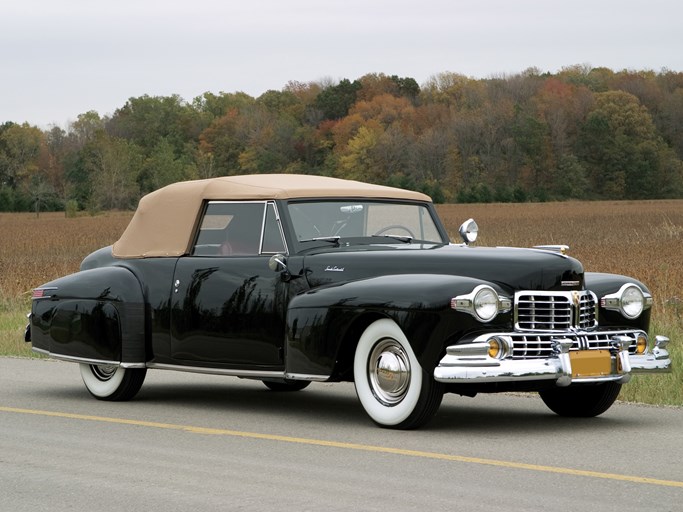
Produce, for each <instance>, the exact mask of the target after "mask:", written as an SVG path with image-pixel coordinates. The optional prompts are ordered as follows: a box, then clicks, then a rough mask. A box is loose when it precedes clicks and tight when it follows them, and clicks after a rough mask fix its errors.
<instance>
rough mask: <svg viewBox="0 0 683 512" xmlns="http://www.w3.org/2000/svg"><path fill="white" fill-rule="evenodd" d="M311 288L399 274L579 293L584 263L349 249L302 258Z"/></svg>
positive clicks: (448, 251) (524, 255) (522, 254)
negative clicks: (472, 279) (451, 277)
mask: <svg viewBox="0 0 683 512" xmlns="http://www.w3.org/2000/svg"><path fill="white" fill-rule="evenodd" d="M303 263H304V269H305V273H306V275H307V279H308V282H309V285H310V286H311V287H318V286H324V285H326V284H333V283H339V282H344V281H354V280H359V279H366V278H370V277H378V276H385V275H400V274H442V275H450V276H464V277H469V278H475V279H480V280H482V281H487V282H489V283H492V284H495V285H497V286H498V287H499V288H501V289H502V290H504V291H507V292H514V291H517V290H578V289H582V288H583V284H584V281H583V280H584V273H583V272H584V271H583V267H582V265H581V263H580V262H579V261H578V260H575V259H574V258H570V257H568V256H565V255H562V254H559V253H555V252H551V251H546V250H539V249H520V248H508V247H468V246H455V245H449V246H421V245H418V244H411V245H401V246H386V245H382V246H361V247H358V246H351V247H339V248H331V249H326V250H321V251H319V252H316V253H314V254H308V255H306V256H305V258H304V262H303Z"/></svg>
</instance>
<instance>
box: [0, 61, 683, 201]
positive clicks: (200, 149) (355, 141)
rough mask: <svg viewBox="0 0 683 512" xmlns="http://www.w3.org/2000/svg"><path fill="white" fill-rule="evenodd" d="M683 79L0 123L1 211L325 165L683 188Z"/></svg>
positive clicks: (470, 82) (372, 174)
mask: <svg viewBox="0 0 683 512" xmlns="http://www.w3.org/2000/svg"><path fill="white" fill-rule="evenodd" d="M682 158H683V73H679V72H672V71H668V70H662V71H661V72H654V71H629V70H624V71H619V72H614V71H612V70H610V69H606V68H591V67H588V66H572V67H568V68H564V69H562V70H561V71H560V72H558V73H555V74H550V73H541V72H540V71H538V70H537V69H533V68H532V69H528V70H526V71H524V72H522V73H519V74H514V75H506V76H499V77H492V78H486V79H474V78H468V77H466V76H463V75H460V74H457V73H441V74H438V75H435V76H433V77H432V78H431V79H429V80H428V81H427V82H426V83H425V84H422V85H421V86H420V85H418V83H417V82H416V81H415V80H414V79H412V78H409V77H398V76H395V75H394V76H387V75H384V74H368V75H365V76H363V77H361V78H358V79H355V80H353V81H351V80H349V79H343V80H340V81H338V82H332V81H327V82H311V83H299V82H290V83H288V84H287V85H286V86H285V87H284V88H283V89H282V90H279V91H276V90H269V91H267V92H265V93H264V94H262V95H261V96H259V97H257V98H254V97H251V96H249V95H248V94H245V93H242V92H235V93H223V92H221V93H219V94H214V93H211V92H206V93H204V94H203V95H201V96H199V97H197V98H194V99H193V100H192V101H189V102H188V101H186V100H184V99H183V98H181V97H179V96H177V95H173V96H147V95H145V96H141V97H137V98H130V99H129V100H128V101H127V102H126V104H125V105H123V106H122V107H121V108H119V109H117V110H116V111H115V112H114V113H113V114H112V115H110V116H101V115H100V114H98V113H97V112H94V111H90V112H85V113H82V114H80V115H78V116H77V119H76V121H73V122H71V123H69V125H68V126H67V128H66V129H63V128H61V127H58V126H52V127H50V128H49V129H47V130H41V129H40V128H38V127H35V126H31V125H29V124H27V123H24V124H18V123H14V122H11V121H7V122H5V123H4V124H2V125H0V211H25V210H32V209H34V208H39V209H42V210H45V209H52V210H57V209H63V208H66V209H67V210H69V211H75V210H79V209H88V210H92V211H98V210H107V209H130V208H134V207H135V205H136V204H137V201H138V200H139V198H140V197H141V196H142V195H143V194H145V193H148V192H150V191H152V190H155V189H157V188H159V187H162V186H164V185H166V184H169V183H172V182H175V181H180V180H187V179H199V178H209V177H213V176H224V175H235V174H253V173H303V174H323V175H329V176H337V177H341V178H349V179H357V180H362V181H368V182H372V183H379V184H387V185H392V186H399V187H405V188H411V189H416V190H421V191H423V192H426V193H428V194H429V195H431V196H432V197H433V199H434V200H435V201H437V202H492V201H497V202H522V201H548V200H566V199H654V198H679V197H683V163H682Z"/></svg>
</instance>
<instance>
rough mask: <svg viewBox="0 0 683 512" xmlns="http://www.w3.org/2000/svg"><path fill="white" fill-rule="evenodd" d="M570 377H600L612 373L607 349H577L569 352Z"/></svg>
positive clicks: (610, 359) (610, 358)
mask: <svg viewBox="0 0 683 512" xmlns="http://www.w3.org/2000/svg"><path fill="white" fill-rule="evenodd" d="M569 360H570V361H571V363H572V377H574V378H576V377H600V376H602V375H611V374H612V357H611V355H610V352H609V350H577V351H572V352H569Z"/></svg>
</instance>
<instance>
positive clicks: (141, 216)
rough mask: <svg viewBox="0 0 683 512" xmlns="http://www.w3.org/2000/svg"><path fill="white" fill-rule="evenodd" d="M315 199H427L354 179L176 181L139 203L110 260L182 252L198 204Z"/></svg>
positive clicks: (280, 176) (284, 176)
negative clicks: (213, 201)
mask: <svg viewBox="0 0 683 512" xmlns="http://www.w3.org/2000/svg"><path fill="white" fill-rule="evenodd" d="M315 197H325V198H329V197H348V198H383V199H412V200H416V201H430V202H431V199H430V198H429V197H428V196H426V195H424V194H421V193H419V192H411V191H408V190H402V189H398V188H392V187H384V186H380V185H370V184H368V183H361V182H359V181H350V180H341V179H337V178H328V177H325V176H310V175H300V174H254V175H248V176H225V177H221V178H211V179H207V180H196V181H182V182H179V183H174V184H172V185H168V186H166V187H164V188H161V189H159V190H156V191H155V192H152V193H150V194H148V195H146V196H144V197H143V198H142V199H141V200H140V204H139V205H138V209H137V210H136V211H135V215H134V216H133V218H132V219H131V221H130V224H128V227H127V228H126V230H125V231H124V232H123V235H121V238H119V240H118V241H117V242H116V243H115V244H114V247H113V254H114V256H115V257H116V258H151V257H158V256H181V255H183V254H187V253H188V251H189V250H190V248H191V247H190V245H191V243H192V240H191V238H192V234H193V232H194V228H195V224H196V223H197V222H198V216H199V212H200V210H201V208H202V203H204V201H211V200H225V201H235V200H237V201H240V200H242V201H244V200H266V199H295V198H315Z"/></svg>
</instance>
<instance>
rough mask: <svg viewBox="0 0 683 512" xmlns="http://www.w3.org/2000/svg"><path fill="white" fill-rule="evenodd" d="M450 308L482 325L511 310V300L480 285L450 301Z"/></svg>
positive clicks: (490, 288)
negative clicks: (467, 315)
mask: <svg viewBox="0 0 683 512" xmlns="http://www.w3.org/2000/svg"><path fill="white" fill-rule="evenodd" d="M451 308H453V309H455V310H456V311H462V312H464V313H468V314H470V315H472V316H473V317H474V318H476V319H477V320H479V321H480V322H482V323H488V322H491V321H492V320H493V319H494V318H496V317H497V316H498V314H499V313H506V312H508V311H510V310H511V309H512V300H511V299H509V298H507V297H503V296H502V295H499V294H498V292H497V291H496V290H494V289H493V287H491V286H488V285H485V284H480V285H479V286H477V287H475V288H474V290H472V291H471V292H470V293H468V294H466V295H458V296H457V297H453V298H452V299H451Z"/></svg>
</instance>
